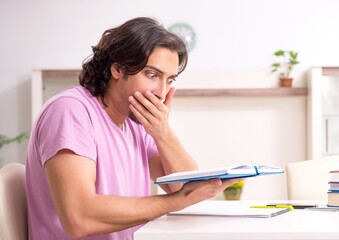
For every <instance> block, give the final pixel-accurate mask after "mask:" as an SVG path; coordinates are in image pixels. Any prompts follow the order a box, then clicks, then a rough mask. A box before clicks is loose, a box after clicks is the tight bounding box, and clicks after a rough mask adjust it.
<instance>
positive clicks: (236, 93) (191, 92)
mask: <svg viewBox="0 0 339 240" xmlns="http://www.w3.org/2000/svg"><path fill="white" fill-rule="evenodd" d="M307 92H308V91H307V88H304V87H295V88H234V89H177V91H176V93H175V96H179V97H223V96H224V97H227V96H228V97H255V96H257V97H265V96H271V97H274V96H306V95H307Z"/></svg>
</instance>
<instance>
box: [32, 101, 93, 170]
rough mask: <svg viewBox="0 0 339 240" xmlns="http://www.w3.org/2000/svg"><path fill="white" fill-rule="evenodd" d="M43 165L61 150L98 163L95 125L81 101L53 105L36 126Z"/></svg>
mask: <svg viewBox="0 0 339 240" xmlns="http://www.w3.org/2000/svg"><path fill="white" fill-rule="evenodd" d="M37 130H38V131H37V144H39V145H38V149H39V153H40V156H41V164H42V165H43V164H45V163H46V161H48V160H49V159H50V158H52V157H54V156H55V155H56V154H57V152H58V151H60V150H62V149H69V150H72V151H73V152H74V153H76V154H78V155H81V156H84V157H87V158H89V159H92V160H94V161H96V158H97V153H96V143H95V135H94V130H93V125H92V122H91V118H90V114H89V111H88V109H87V108H86V106H85V105H84V104H83V103H82V102H81V101H80V100H78V99H75V98H72V97H61V98H58V99H56V100H54V101H53V102H51V103H50V104H49V105H48V106H47V107H46V108H45V110H44V112H43V113H42V114H41V116H40V118H39V120H38V123H37Z"/></svg>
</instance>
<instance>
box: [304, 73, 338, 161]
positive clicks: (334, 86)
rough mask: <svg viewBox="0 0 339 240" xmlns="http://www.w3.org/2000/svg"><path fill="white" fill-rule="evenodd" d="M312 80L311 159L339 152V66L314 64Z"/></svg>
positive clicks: (309, 116) (309, 130)
mask: <svg viewBox="0 0 339 240" xmlns="http://www.w3.org/2000/svg"><path fill="white" fill-rule="evenodd" d="M308 80H309V95H308V137H307V140H308V155H307V156H308V159H315V158H320V157H321V156H325V155H336V154H339V67H313V68H312V69H311V70H310V72H309V78H308Z"/></svg>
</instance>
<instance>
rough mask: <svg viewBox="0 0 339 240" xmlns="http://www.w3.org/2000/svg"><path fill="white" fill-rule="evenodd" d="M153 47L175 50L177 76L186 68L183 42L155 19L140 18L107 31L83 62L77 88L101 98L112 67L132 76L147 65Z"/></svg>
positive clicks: (186, 56)
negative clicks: (82, 88)
mask: <svg viewBox="0 0 339 240" xmlns="http://www.w3.org/2000/svg"><path fill="white" fill-rule="evenodd" d="M156 47H165V48H168V49H170V50H173V51H176V52H177V53H178V57H179V73H181V72H182V71H183V70H184V69H185V67H186V65H187V59H188V53H187V49H186V45H185V43H184V42H183V41H182V40H181V39H180V38H179V37H178V36H177V35H175V34H173V33H171V32H169V31H167V30H166V29H165V28H164V27H163V26H162V25H161V24H160V23H159V22H157V21H156V20H154V19H152V18H146V17H139V18H134V19H132V20H129V21H127V22H126V23H124V24H122V25H121V26H119V27H116V28H112V29H108V30H106V31H105V32H104V33H103V35H102V37H101V39H100V41H99V43H98V45H97V46H95V47H92V50H93V54H92V55H91V56H90V57H88V58H87V59H85V60H84V62H83V64H82V71H81V73H80V76H79V80H80V85H81V86H83V87H85V88H86V89H88V90H89V91H90V92H91V94H92V95H94V96H101V97H104V95H105V94H106V92H107V88H108V83H109V81H110V80H111V77H112V75H111V71H110V67H111V65H112V64H117V66H118V67H119V68H121V69H122V70H123V72H124V74H125V75H134V74H136V73H138V72H140V71H141V70H142V69H143V68H144V67H145V66H146V64H147V61H148V58H149V56H150V55H151V53H152V51H153V50H154V48H156Z"/></svg>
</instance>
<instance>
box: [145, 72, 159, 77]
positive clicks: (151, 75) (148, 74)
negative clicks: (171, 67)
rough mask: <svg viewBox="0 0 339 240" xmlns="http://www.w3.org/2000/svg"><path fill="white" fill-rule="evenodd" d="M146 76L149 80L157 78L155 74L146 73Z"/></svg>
mask: <svg viewBox="0 0 339 240" xmlns="http://www.w3.org/2000/svg"><path fill="white" fill-rule="evenodd" d="M146 75H147V77H149V78H156V77H158V75H157V74H156V73H155V72H147V73H146Z"/></svg>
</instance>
